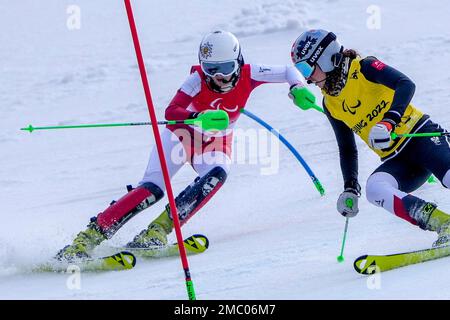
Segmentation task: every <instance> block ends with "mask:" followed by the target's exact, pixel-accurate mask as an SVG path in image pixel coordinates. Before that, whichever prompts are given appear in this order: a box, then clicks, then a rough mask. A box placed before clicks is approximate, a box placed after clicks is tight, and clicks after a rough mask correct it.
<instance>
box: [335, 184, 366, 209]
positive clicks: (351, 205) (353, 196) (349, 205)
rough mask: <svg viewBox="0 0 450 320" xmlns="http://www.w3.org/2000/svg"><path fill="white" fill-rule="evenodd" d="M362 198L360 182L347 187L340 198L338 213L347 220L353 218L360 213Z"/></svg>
mask: <svg viewBox="0 0 450 320" xmlns="http://www.w3.org/2000/svg"><path fill="white" fill-rule="evenodd" d="M360 196H361V187H360V186H359V184H358V182H356V181H352V182H351V183H350V184H348V186H346V188H345V190H344V192H342V193H341V195H340V196H339V198H338V201H337V211H338V212H339V213H340V214H342V215H343V216H344V217H346V218H352V217H354V216H356V215H357V214H358V212H359V208H358V198H359V197H360Z"/></svg>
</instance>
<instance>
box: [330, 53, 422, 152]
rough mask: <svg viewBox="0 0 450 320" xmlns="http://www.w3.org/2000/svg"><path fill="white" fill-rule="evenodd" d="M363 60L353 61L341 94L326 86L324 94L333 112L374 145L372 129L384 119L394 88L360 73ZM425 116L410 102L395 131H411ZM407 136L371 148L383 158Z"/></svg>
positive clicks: (365, 140)
mask: <svg viewBox="0 0 450 320" xmlns="http://www.w3.org/2000/svg"><path fill="white" fill-rule="evenodd" d="M360 61H361V59H360V58H356V59H354V60H353V61H352V63H351V65H350V68H349V72H348V78H347V83H346V84H345V86H344V88H343V89H342V91H341V93H340V94H339V95H338V96H336V97H333V96H330V95H328V94H326V93H325V92H324V91H323V90H322V94H323V96H324V101H325V106H326V108H327V109H328V111H329V112H330V114H331V116H332V117H333V118H335V119H337V120H341V121H342V122H344V123H345V124H346V125H347V126H348V127H349V128H351V129H352V130H353V132H355V133H356V134H357V135H359V136H360V137H361V139H363V140H364V142H366V143H367V145H368V146H369V148H371V147H370V145H369V143H368V140H369V132H370V129H371V128H372V127H373V126H374V125H375V124H376V123H377V122H379V121H381V120H382V119H383V117H384V114H385V112H387V111H388V110H389V109H390V107H391V105H392V100H393V98H394V93H395V91H394V90H392V89H390V88H388V87H386V86H384V85H382V84H378V83H374V82H371V81H369V80H367V79H366V78H365V77H364V75H363V74H362V73H361V70H360V68H361V65H360ZM422 116H423V113H422V112H421V111H420V110H419V109H417V108H415V107H414V106H413V105H412V104H409V105H408V107H407V108H406V110H405V113H404V114H403V116H402V119H401V122H400V123H399V124H398V125H397V126H396V128H395V132H396V133H397V134H404V133H410V132H411V131H412V130H413V128H414V126H415V125H416V124H417V122H418V121H419V120H420V119H421V118H422ZM405 139H407V138H400V139H398V140H396V141H395V142H393V143H392V145H391V146H390V147H389V148H387V149H383V150H378V149H373V148H371V149H372V150H373V151H374V152H375V153H377V154H378V155H379V156H380V157H381V158H382V159H383V158H386V157H388V156H389V155H391V154H393V153H394V152H395V150H397V149H398V148H400V146H401V145H402V144H403V142H404V141H405Z"/></svg>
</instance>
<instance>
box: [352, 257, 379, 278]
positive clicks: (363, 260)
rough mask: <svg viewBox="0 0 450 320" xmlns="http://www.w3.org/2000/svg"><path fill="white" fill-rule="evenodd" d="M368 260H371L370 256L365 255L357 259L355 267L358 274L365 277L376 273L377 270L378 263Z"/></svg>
mask: <svg viewBox="0 0 450 320" xmlns="http://www.w3.org/2000/svg"><path fill="white" fill-rule="evenodd" d="M368 258H369V256H368V255H363V256H360V257H359V258H357V259H355V262H354V263H353V267H354V268H355V270H356V272H358V273H359V274H365V275H369V274H373V273H375V272H376V270H377V268H376V267H377V265H376V261H375V260H373V261H372V262H370V261H369V259H368Z"/></svg>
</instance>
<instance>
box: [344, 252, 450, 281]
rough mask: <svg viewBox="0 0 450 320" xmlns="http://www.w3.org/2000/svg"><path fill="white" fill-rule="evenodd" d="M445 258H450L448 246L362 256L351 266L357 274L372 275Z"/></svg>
mask: <svg viewBox="0 0 450 320" xmlns="http://www.w3.org/2000/svg"><path fill="white" fill-rule="evenodd" d="M447 256H450V245H448V246H443V247H437V248H430V249H424V250H418V251H410V252H404V253H397V254H391V255H364V256H361V257H359V258H357V259H356V260H355V262H354V264H353V266H354V268H355V270H356V272H358V273H361V274H374V273H376V272H384V271H388V270H392V269H396V268H401V267H405V266H409V265H413V264H416V263H422V262H426V261H430V260H435V259H439V258H444V257H447Z"/></svg>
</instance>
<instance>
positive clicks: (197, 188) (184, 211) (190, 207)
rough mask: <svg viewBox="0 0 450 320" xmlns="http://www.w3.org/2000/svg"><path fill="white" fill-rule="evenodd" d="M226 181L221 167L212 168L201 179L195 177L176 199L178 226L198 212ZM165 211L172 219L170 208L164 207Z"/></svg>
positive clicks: (225, 174) (225, 175)
mask: <svg viewBox="0 0 450 320" xmlns="http://www.w3.org/2000/svg"><path fill="white" fill-rule="evenodd" d="M226 179H227V173H226V172H225V170H224V169H223V168H221V167H214V168H213V169H212V170H211V171H209V172H208V173H207V174H206V175H204V176H203V177H201V178H200V177H197V178H196V179H195V180H194V182H193V183H192V184H190V185H189V186H188V187H187V188H186V189H185V190H184V191H182V192H181V193H180V194H179V195H178V196H177V197H176V198H175V203H176V205H177V210H178V216H179V218H180V224H181V225H184V224H185V223H186V222H187V221H188V220H189V219H190V218H191V217H192V216H193V215H194V214H195V213H197V211H198V210H200V209H201V208H202V207H203V206H204V205H205V204H206V203H207V202H208V201H209V199H211V197H212V196H213V195H214V194H215V193H216V192H217V191H218V190H219V189H220V188H221V187H222V185H223V184H224V183H225V180H226ZM166 211H167V213H168V215H169V217H170V218H171V219H172V214H171V212H170V206H169V205H166Z"/></svg>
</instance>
